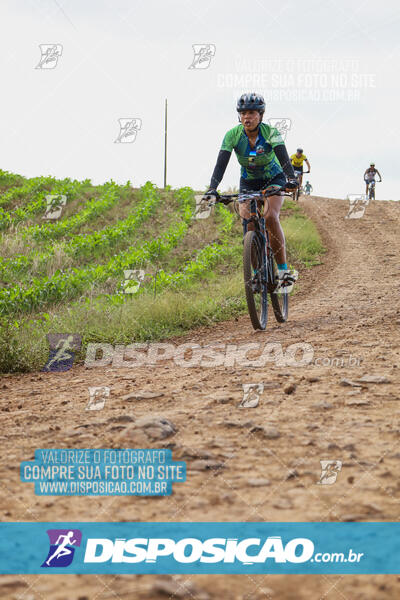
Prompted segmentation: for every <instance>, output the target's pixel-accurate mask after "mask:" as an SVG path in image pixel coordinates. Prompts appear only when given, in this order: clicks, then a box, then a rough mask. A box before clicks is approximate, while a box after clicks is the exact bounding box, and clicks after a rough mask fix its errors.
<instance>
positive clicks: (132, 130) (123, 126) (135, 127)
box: [114, 119, 142, 144]
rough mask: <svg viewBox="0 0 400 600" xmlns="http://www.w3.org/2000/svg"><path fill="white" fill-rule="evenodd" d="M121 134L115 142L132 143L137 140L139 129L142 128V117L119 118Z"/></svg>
mask: <svg viewBox="0 0 400 600" xmlns="http://www.w3.org/2000/svg"><path fill="white" fill-rule="evenodd" d="M118 123H119V134H118V137H117V139H116V140H115V142H114V144H132V142H134V141H135V140H136V135H137V132H138V131H139V129H142V119H118Z"/></svg>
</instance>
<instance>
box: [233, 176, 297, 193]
mask: <svg viewBox="0 0 400 600" xmlns="http://www.w3.org/2000/svg"><path fill="white" fill-rule="evenodd" d="M286 183H287V179H286V176H285V174H284V173H278V175H275V177H273V178H272V179H243V177H241V178H240V182H239V191H240V192H259V191H260V190H263V189H265V188H266V187H268V186H269V185H280V186H282V187H284V186H285V185H286Z"/></svg>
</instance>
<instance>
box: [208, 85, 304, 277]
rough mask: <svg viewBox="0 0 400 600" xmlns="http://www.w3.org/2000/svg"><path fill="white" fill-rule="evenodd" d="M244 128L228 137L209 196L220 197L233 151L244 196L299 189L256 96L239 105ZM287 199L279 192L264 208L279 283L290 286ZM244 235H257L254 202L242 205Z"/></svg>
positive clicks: (246, 96)
mask: <svg viewBox="0 0 400 600" xmlns="http://www.w3.org/2000/svg"><path fill="white" fill-rule="evenodd" d="M236 110H237V112H238V113H239V121H240V125H237V126H236V127H233V129H230V130H229V131H228V132H227V133H226V134H225V137H224V139H223V141H222V146H221V149H220V151H219V154H218V158H217V164H216V165H215V169H214V172H213V174H212V177H211V183H210V189H209V190H208V192H206V196H209V195H214V196H216V197H218V192H217V188H218V186H219V184H220V182H221V181H222V178H223V176H224V173H225V170H226V167H227V165H228V162H229V159H230V157H231V153H232V150H234V151H235V154H236V157H237V159H238V161H239V163H240V165H241V176H240V185H239V191H240V193H244V192H257V191H260V190H263V189H265V188H266V187H267V186H269V185H279V186H282V187H287V188H288V189H295V188H296V187H297V181H296V179H295V175H294V172H293V167H292V165H291V162H290V158H289V155H288V153H287V150H286V146H285V143H284V141H283V139H282V136H281V134H280V133H279V131H278V130H277V129H276V128H275V127H271V126H270V125H267V124H266V123H263V122H262V119H263V115H264V111H265V101H264V98H263V97H262V96H260V95H259V94H256V93H254V92H253V93H246V94H242V96H240V98H239V100H238V101H237V104H236ZM282 203H283V196H282V195H281V192H278V193H277V194H276V195H274V196H269V197H268V199H267V201H266V202H265V206H264V217H265V226H266V229H267V230H268V232H269V235H270V240H271V246H272V250H273V252H274V255H275V257H276V261H277V263H278V269H279V279H280V280H281V284H282V283H283V282H285V283H287V284H289V283H294V280H295V279H294V278H293V276H292V274H291V272H290V270H289V269H288V266H287V263H286V249H285V236H284V234H283V230H282V227H281V224H280V222H279V213H280V209H281V206H282ZM239 213H240V216H241V218H242V223H243V232H244V234H245V233H246V231H248V230H249V231H253V230H254V223H253V222H252V221H251V220H250V200H247V201H246V202H243V203H240V204H239Z"/></svg>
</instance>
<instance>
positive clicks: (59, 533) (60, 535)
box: [41, 529, 82, 568]
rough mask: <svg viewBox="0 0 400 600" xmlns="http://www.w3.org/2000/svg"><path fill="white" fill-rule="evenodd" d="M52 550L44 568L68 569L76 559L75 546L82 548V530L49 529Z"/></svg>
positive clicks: (43, 565)
mask: <svg viewBox="0 0 400 600" xmlns="http://www.w3.org/2000/svg"><path fill="white" fill-rule="evenodd" d="M47 535H48V536H49V541H50V548H49V553H48V555H47V558H46V560H45V561H44V563H43V564H42V565H41V566H42V567H45V568H48V567H55V568H58V567H68V566H69V565H70V564H71V563H72V560H73V558H74V554H75V548H74V546H80V545H81V541H82V532H81V530H80V529H48V530H47Z"/></svg>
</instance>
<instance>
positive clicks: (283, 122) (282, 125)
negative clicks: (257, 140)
mask: <svg viewBox="0 0 400 600" xmlns="http://www.w3.org/2000/svg"><path fill="white" fill-rule="evenodd" d="M268 123H269V125H270V126H271V127H275V129H277V130H278V131H279V133H280V134H281V136H282V139H283V141H285V139H286V136H287V133H288V131H289V130H290V128H291V127H292V120H291V119H288V118H287V117H281V118H280V119H276V118H275V119H268Z"/></svg>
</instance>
